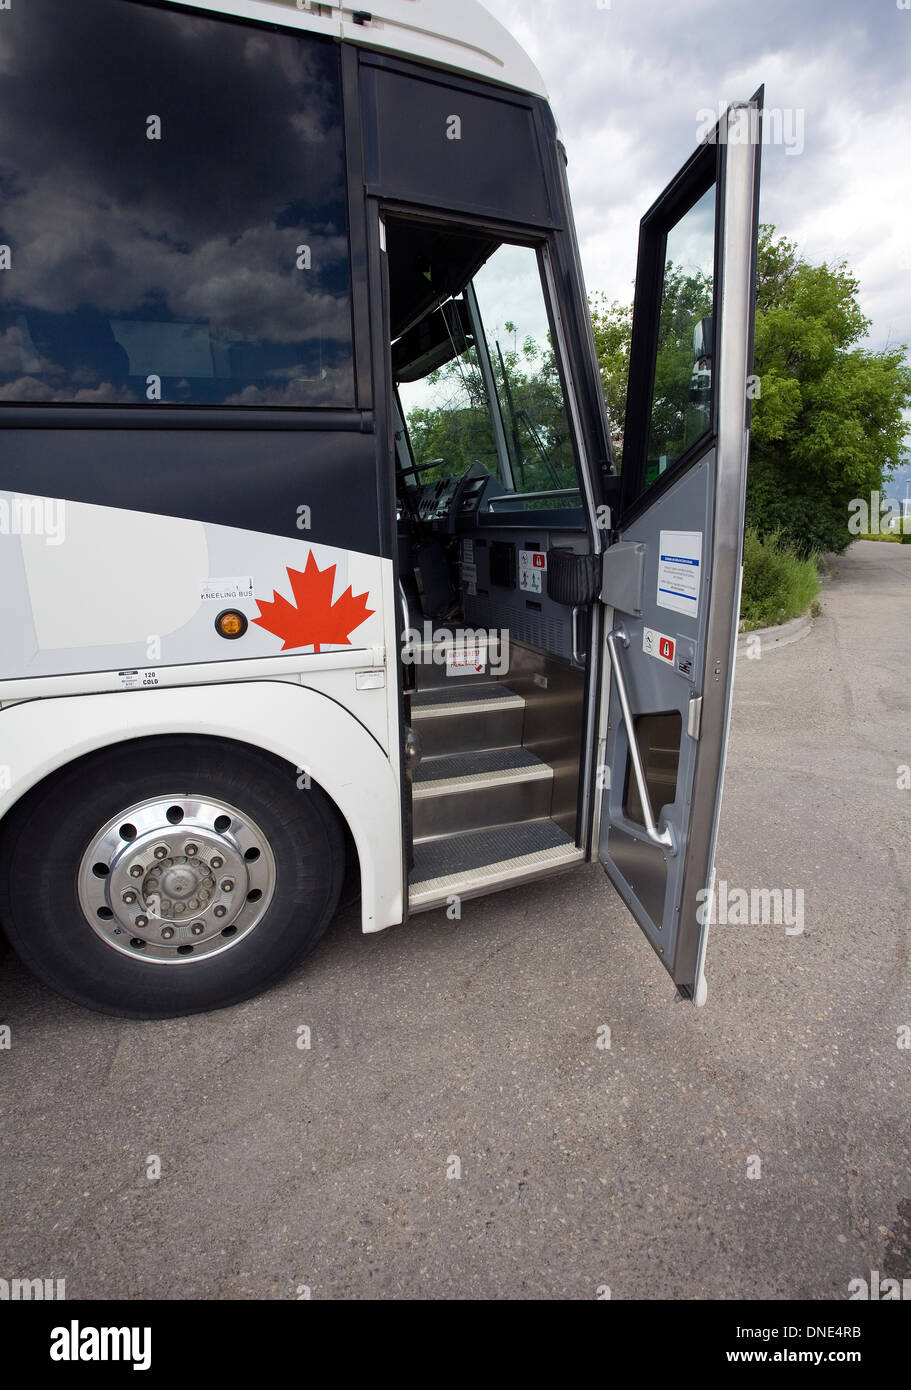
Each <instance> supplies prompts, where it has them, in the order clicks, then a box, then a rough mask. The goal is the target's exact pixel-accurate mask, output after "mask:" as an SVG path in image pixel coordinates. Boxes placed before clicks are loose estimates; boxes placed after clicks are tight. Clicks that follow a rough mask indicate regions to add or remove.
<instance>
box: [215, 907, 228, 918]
mask: <svg viewBox="0 0 911 1390" xmlns="http://www.w3.org/2000/svg"><path fill="white" fill-rule="evenodd" d="M227 915H228V909H227V908H226V907H222V906H221V905H220V904H219V906H218V907H217V908H216V909H215V916H216V917H227Z"/></svg>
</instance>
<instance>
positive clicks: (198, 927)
mask: <svg viewBox="0 0 911 1390" xmlns="http://www.w3.org/2000/svg"><path fill="white" fill-rule="evenodd" d="M205 929H206V924H205V922H194V923H193V926H192V927H191V928H190V930H191V931H192V933H193V935H194V936H202V934H203V932H204V931H205Z"/></svg>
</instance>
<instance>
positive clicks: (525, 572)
mask: <svg viewBox="0 0 911 1390" xmlns="http://www.w3.org/2000/svg"><path fill="white" fill-rule="evenodd" d="M546 573H547V554H546V552H545V551H543V550H520V551H519V588H520V589H521V591H522V593H523V594H540V593H541V592H542V591H543V588H544V576H545V574H546Z"/></svg>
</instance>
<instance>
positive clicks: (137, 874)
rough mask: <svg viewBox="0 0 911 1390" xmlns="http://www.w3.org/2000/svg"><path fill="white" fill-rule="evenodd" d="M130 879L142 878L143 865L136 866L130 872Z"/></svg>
mask: <svg viewBox="0 0 911 1390" xmlns="http://www.w3.org/2000/svg"><path fill="white" fill-rule="evenodd" d="M130 878H142V865H141V864H134V865H133V867H132V869H131V870H130Z"/></svg>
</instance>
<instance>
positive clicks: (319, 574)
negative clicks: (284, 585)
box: [253, 550, 376, 652]
mask: <svg viewBox="0 0 911 1390" xmlns="http://www.w3.org/2000/svg"><path fill="white" fill-rule="evenodd" d="M288 579H289V580H290V582H291V592H292V593H293V594H294V603H289V602H288V600H287V599H286V598H282V596H281V594H279V593H278V592H277V591H276V590H274V589H273V591H272V600H273V601H272V602H271V603H269V602H268V601H267V600H265V599H257V600H256V602H257V604H258V606H259V617H258V618H254V619H253V621H254V622H255V623H258V624H259V626H260V627H264V628H265V629H266V631H267V632H272V633H274V634H275V636H276V637H280V638H281V639H282V641H283V642H284V646H283V647H282V651H283V652H287V651H291V650H292V649H293V648H295V647H312V648H313V650H314V651H315V652H318V651H319V650H320V648H321V647H338V646H345V647H350V646H351V643H350V641H349V640H348V639H349V636H350V634H351V633H352V632H353V631H354V629H355V628H356V627H360V625H361V623H365V622H366V621H367V619H368V618H371V617H373V614H374V612H375V611H376V610H375V609H373V608H368V607H367V602H366V601H367V599H368V598H369V597H370V596H369V594H352V592H351V585H350V584H349V585H348V588H347V589H346V590H345V592H344V593H343V594H342V596H341V598H340V599H339V600H338V602H337V603H333V602H332V590H333V588H334V587H335V565H330V566H329V568H328V569H325V570H321V569H319V568H318V566H317V563H316V561H315V560H314V558H313V551H312V550H311V551H310V554H309V555H308V556H307V568H306V569H305V570H304V572H303V574H301V572H300V570H292V569H289V570H288ZM295 604H296V605H297V606H296V607H295Z"/></svg>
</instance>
